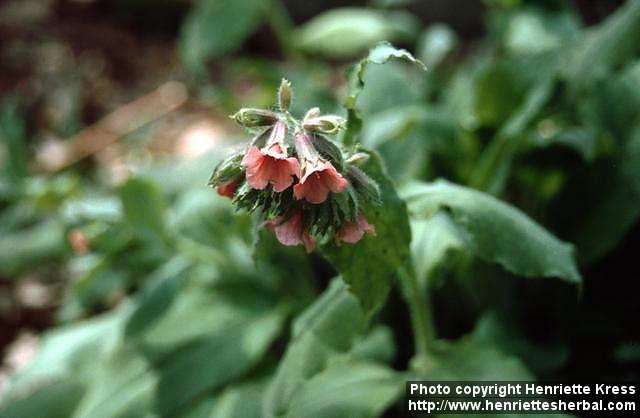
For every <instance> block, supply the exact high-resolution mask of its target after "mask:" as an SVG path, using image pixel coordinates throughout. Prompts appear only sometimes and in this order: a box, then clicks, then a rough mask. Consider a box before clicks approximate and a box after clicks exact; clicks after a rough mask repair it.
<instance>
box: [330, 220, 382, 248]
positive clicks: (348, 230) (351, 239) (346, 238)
mask: <svg viewBox="0 0 640 418" xmlns="http://www.w3.org/2000/svg"><path fill="white" fill-rule="evenodd" d="M365 232H366V233H367V234H370V235H375V234H376V228H375V227H374V226H373V225H371V224H370V223H369V222H367V220H366V219H365V218H364V216H362V215H358V219H357V220H356V221H355V222H353V221H346V222H344V223H343V224H342V227H340V230H339V231H338V232H337V233H336V243H337V244H340V241H343V242H346V243H349V244H355V243H356V242H358V241H360V240H361V239H362V236H363V235H364V233H365Z"/></svg>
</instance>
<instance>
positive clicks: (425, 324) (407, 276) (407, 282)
mask: <svg viewBox="0 0 640 418" xmlns="http://www.w3.org/2000/svg"><path fill="white" fill-rule="evenodd" d="M398 275H399V276H400V282H401V283H402V288H403V289H402V290H403V293H404V297H405V300H406V301H407V304H408V305H409V311H410V314H411V327H412V328H413V338H414V340H415V345H416V354H417V355H418V356H420V357H426V356H427V355H428V354H429V349H430V347H431V345H432V343H433V340H434V339H435V332H434V327H433V322H432V320H431V311H430V310H429V306H428V305H427V296H426V294H425V293H424V292H422V291H421V290H420V286H418V281H417V280H416V275H415V273H414V272H413V269H412V268H407V267H406V266H405V267H400V268H399V269H398Z"/></svg>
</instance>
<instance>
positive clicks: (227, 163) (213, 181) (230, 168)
mask: <svg viewBox="0 0 640 418" xmlns="http://www.w3.org/2000/svg"><path fill="white" fill-rule="evenodd" d="M242 157H243V155H242V154H241V153H236V154H233V155H231V156H229V157H228V158H226V159H225V160H223V161H221V162H220V163H219V164H218V165H217V166H216V168H215V169H214V170H213V174H211V178H210V179H209V183H208V185H209V186H211V187H218V186H221V185H224V184H228V183H230V182H234V181H236V180H238V179H240V178H242V177H243V176H244V168H243V167H242Z"/></svg>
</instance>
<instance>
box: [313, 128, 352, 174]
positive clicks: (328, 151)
mask: <svg viewBox="0 0 640 418" xmlns="http://www.w3.org/2000/svg"><path fill="white" fill-rule="evenodd" d="M309 138H311V141H312V143H313V146H314V147H315V149H316V150H317V151H318V152H319V153H320V155H321V156H322V157H323V158H325V159H327V160H329V161H331V162H332V163H333V164H335V165H336V167H337V168H338V169H339V170H342V167H343V165H344V159H343V158H342V151H340V148H339V147H338V145H336V144H335V143H334V142H333V141H332V140H330V139H329V138H327V137H325V136H322V135H318V134H309Z"/></svg>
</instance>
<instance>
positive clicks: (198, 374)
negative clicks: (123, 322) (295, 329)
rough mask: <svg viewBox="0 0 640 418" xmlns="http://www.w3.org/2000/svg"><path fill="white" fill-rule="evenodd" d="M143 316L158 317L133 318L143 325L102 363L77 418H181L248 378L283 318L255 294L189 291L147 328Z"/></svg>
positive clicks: (267, 299)
mask: <svg viewBox="0 0 640 418" xmlns="http://www.w3.org/2000/svg"><path fill="white" fill-rule="evenodd" d="M143 301H145V299H143ZM149 301H150V300H146V302H147V303H148V302H149ZM145 313H146V314H148V315H157V313H154V312H153V311H152V310H149V309H146V310H143V311H141V310H136V311H134V314H133V316H131V320H133V321H135V323H136V324H138V325H137V326H134V327H133V328H132V326H129V329H135V330H136V332H135V333H134V334H129V335H127V339H126V341H125V344H123V345H121V346H119V347H118V349H117V350H114V351H112V352H111V353H110V355H109V356H108V357H107V358H106V359H104V360H103V361H101V362H100V364H99V366H98V367H97V370H96V378H95V379H94V380H92V382H91V385H90V386H89V390H88V392H87V396H86V397H85V399H83V402H82V404H81V407H80V409H79V410H78V412H77V413H76V415H75V417H77V418H80V417H82V418H89V417H91V418H98V417H104V418H107V417H112V416H127V414H131V415H132V416H146V415H149V414H158V415H161V416H176V415H177V414H178V413H179V412H182V411H184V410H185V408H187V407H188V406H190V405H192V404H193V402H195V401H196V400H198V399H200V398H201V397H202V396H203V395H205V394H210V393H215V392H217V391H219V390H221V389H222V388H223V387H225V386H226V385H227V384H229V383H230V382H232V381H235V380H237V379H240V378H242V377H243V376H244V375H246V374H247V373H248V372H249V371H251V369H252V368H253V367H254V366H255V365H256V364H257V362H258V361H259V360H260V359H261V358H262V357H263V355H264V354H265V352H266V350H267V348H268V347H269V346H270V344H271V343H272V342H273V340H274V339H275V338H276V336H277V335H278V334H279V333H280V330H281V327H282V322H283V319H284V313H285V312H284V310H283V309H282V308H281V306H280V305H279V304H277V302H276V301H274V300H273V299H272V298H270V297H268V295H264V294H263V293H262V292H260V291H259V290H257V289H253V291H252V290H251V288H249V287H247V288H243V289H237V290H231V289H229V290H219V291H213V292H212V291H210V290H207V289H206V288H201V287H199V286H192V287H189V288H187V289H185V290H184V291H182V293H180V295H179V296H178V297H177V298H176V299H175V300H174V301H173V302H172V303H171V305H170V306H169V307H168V309H165V310H163V311H161V315H160V317H159V318H157V319H155V318H148V319H146V320H145V319H143V318H142V316H144V314H145ZM154 319H155V320H154ZM136 414H137V415H136ZM140 414H142V415H140Z"/></svg>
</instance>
